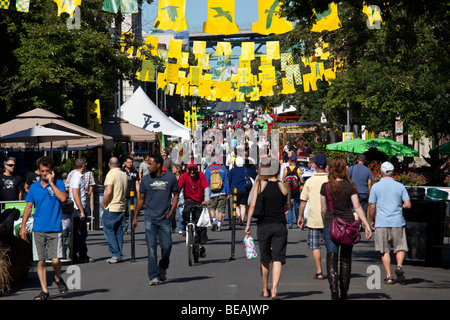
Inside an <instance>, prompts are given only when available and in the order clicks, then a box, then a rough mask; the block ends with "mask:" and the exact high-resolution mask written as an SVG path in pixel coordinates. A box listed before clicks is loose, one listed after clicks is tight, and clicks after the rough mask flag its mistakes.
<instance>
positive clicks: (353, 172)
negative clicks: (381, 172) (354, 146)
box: [348, 154, 373, 215]
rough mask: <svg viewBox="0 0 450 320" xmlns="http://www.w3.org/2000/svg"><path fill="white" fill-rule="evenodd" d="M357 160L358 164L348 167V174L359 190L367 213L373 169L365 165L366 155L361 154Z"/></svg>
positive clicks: (360, 201)
mask: <svg viewBox="0 0 450 320" xmlns="http://www.w3.org/2000/svg"><path fill="white" fill-rule="evenodd" d="M357 161H358V164H355V165H354V166H351V167H350V168H349V169H348V176H349V177H350V179H351V180H352V181H353V183H354V184H355V186H356V189H357V190H358V198H359V203H360V204H361V207H362V209H363V211H364V213H365V214H366V215H367V208H368V207H369V203H368V199H369V193H370V189H371V187H372V179H373V174H372V171H370V169H369V168H367V167H366V166H365V165H364V163H365V162H366V156H365V155H363V154H360V155H359V156H358V159H357Z"/></svg>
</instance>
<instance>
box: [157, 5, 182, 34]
mask: <svg viewBox="0 0 450 320" xmlns="http://www.w3.org/2000/svg"><path fill="white" fill-rule="evenodd" d="M185 11H186V0H159V4H158V17H156V20H155V24H154V27H155V28H157V29H160V30H168V29H172V30H174V31H183V30H187V29H188V25H187V22H186V18H185Z"/></svg>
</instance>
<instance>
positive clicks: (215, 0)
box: [203, 0, 239, 35]
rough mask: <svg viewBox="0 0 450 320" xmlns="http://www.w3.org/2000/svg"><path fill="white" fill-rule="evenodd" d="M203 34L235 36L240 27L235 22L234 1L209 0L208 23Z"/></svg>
mask: <svg viewBox="0 0 450 320" xmlns="http://www.w3.org/2000/svg"><path fill="white" fill-rule="evenodd" d="M203 32H205V33H209V34H221V33H222V34H225V35H228V34H234V33H238V32H239V27H238V25H237V24H236V22H235V21H234V0H208V21H206V22H204V23H203Z"/></svg>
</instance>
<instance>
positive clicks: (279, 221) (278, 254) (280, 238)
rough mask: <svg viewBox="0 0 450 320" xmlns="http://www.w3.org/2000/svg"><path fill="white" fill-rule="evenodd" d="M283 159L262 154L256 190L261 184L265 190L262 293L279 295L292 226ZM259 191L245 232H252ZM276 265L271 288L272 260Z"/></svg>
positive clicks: (260, 225) (260, 227)
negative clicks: (280, 175)
mask: <svg viewBox="0 0 450 320" xmlns="http://www.w3.org/2000/svg"><path fill="white" fill-rule="evenodd" d="M279 169H280V163H279V161H278V160H277V159H275V158H269V157H266V158H262V159H261V162H260V168H259V175H258V179H257V180H256V182H255V186H254V190H258V186H259V184H261V193H262V194H264V199H265V202H264V209H265V210H264V211H265V214H264V218H263V219H258V221H257V226H258V229H257V237H258V244H259V250H260V261H261V279H262V283H263V292H262V294H261V295H262V296H264V297H272V299H278V296H277V287H278V282H279V280H280V276H281V266H282V265H283V264H284V263H285V262H286V245H287V234H288V229H287V227H286V213H287V209H288V204H289V203H290V192H289V188H288V187H287V186H286V185H285V183H283V182H281V181H278V172H279ZM257 196H258V192H253V194H252V202H251V204H250V209H249V212H248V218H247V226H246V228H245V234H247V235H250V222H251V219H252V216H253V211H254V209H255V203H256V198H257ZM270 262H273V266H272V291H270V290H269V288H268V283H269V264H270Z"/></svg>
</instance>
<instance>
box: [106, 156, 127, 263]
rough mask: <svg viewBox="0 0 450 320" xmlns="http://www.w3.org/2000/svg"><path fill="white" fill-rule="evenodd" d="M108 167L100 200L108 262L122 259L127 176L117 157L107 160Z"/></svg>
mask: <svg viewBox="0 0 450 320" xmlns="http://www.w3.org/2000/svg"><path fill="white" fill-rule="evenodd" d="M108 166H109V168H110V170H109V172H108V174H107V175H106V177H105V183H104V184H105V192H104V195H103V202H102V209H103V215H102V223H103V233H104V234H105V238H106V241H107V242H108V250H109V252H111V258H110V259H108V260H106V261H107V262H108V263H117V262H121V261H122V257H123V253H122V246H123V229H122V220H123V217H124V216H125V194H126V191H127V185H128V178H127V175H126V174H125V172H123V171H122V170H120V163H119V159H117V158H116V157H112V158H111V159H110V160H109V163H108Z"/></svg>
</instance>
